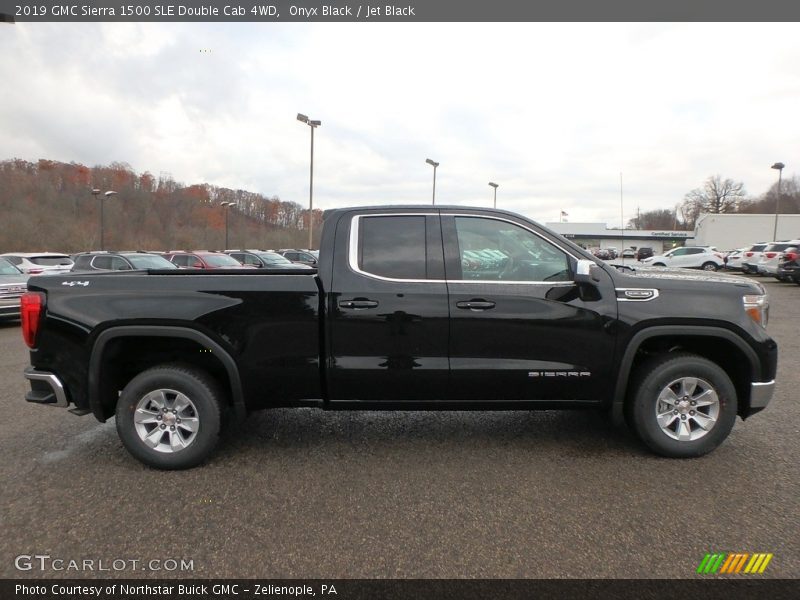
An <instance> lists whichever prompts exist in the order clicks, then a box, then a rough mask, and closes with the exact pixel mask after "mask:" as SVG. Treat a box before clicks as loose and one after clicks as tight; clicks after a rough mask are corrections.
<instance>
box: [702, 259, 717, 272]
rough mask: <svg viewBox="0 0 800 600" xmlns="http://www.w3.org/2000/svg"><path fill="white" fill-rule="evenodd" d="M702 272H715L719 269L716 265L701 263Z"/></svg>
mask: <svg viewBox="0 0 800 600" xmlns="http://www.w3.org/2000/svg"><path fill="white" fill-rule="evenodd" d="M700 268H701V269H702V270H703V271H716V270H718V269H719V267H718V266H717V264H716V263H713V262H711V261H708V262H705V263H703V266H701V267H700Z"/></svg>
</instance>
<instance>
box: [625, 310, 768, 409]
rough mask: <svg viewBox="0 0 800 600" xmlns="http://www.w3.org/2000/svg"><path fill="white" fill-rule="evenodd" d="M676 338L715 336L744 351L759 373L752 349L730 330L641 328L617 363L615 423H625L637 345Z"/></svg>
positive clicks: (678, 327)
mask: <svg viewBox="0 0 800 600" xmlns="http://www.w3.org/2000/svg"><path fill="white" fill-rule="evenodd" d="M676 335H677V336H681V335H683V336H691V337H715V338H722V339H725V340H726V341H729V342H732V343H733V344H734V345H735V346H736V347H737V348H739V349H740V350H741V351H742V352H744V355H745V356H746V357H747V360H748V362H749V363H750V369H751V371H752V373H753V374H757V373H760V372H761V368H760V364H761V363H760V361H759V359H758V355H757V354H756V352H755V350H753V349H752V348H751V347H750V346H748V345H747V342H745V341H744V340H743V339H742V338H740V337H739V336H738V335H736V334H735V333H733V332H732V331H728V330H727V329H720V328H718V327H707V326H702V325H656V326H653V327H648V328H647V329H643V330H642V331H639V332H638V333H636V334H634V336H633V337H632V338H631V339H630V341H629V342H628V346H627V348H626V349H625V354H624V355H623V356H622V360H621V361H620V367H619V374H618V376H617V385H616V388H615V391H614V399H613V404H612V406H611V414H612V417H613V419H614V421H615V422H616V423H623V422H624V418H623V406H624V404H625V395H626V393H627V391H628V382H629V380H630V374H631V366H632V365H633V359H634V356H635V355H636V352H637V351H638V350H639V346H641V345H642V342H644V341H645V340H648V339H651V338H654V337H661V336H676ZM751 380H752V377H751ZM743 400H747V402H748V403H749V401H750V399H749V397H748V398H746V399H745V398H743Z"/></svg>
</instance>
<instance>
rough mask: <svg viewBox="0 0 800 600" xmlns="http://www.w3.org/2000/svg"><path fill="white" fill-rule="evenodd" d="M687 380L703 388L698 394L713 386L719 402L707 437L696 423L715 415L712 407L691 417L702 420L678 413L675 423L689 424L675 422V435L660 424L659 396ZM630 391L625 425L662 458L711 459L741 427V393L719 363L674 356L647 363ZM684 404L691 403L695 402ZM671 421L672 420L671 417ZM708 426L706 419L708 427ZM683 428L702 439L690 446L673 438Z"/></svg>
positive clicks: (680, 354) (692, 357)
mask: <svg viewBox="0 0 800 600" xmlns="http://www.w3.org/2000/svg"><path fill="white" fill-rule="evenodd" d="M682 378H696V379H698V380H700V381H701V382H702V385H701V383H698V385H697V388H695V389H696V390H700V393H701V392H702V391H704V390H705V389H707V386H708V387H710V388H711V389H712V391H713V392H714V393H715V394H716V396H717V399H718V402H717V404H716V406H717V411H718V412H717V414H716V421H715V423H714V424H713V426H711V427H710V429H708V431H706V432H705V433H702V431H701V430H702V429H703V428H702V427H698V423H699V421H698V420H697V419H698V417H700V416H705V415H706V412H705V411H709V412H710V411H711V410H712V409H711V408H710V407H709V408H705V407H704V408H703V409H702V411H703V414H702V415H701V414H699V413H700V412H701V410H700V409H698V408H695V411H692V413H691V414H692V415H694V414H697V416H689V415H688V414H686V413H684V414H679V413H678V412H676V413H674V414H676V415H678V417H676V419H678V418H680V419H683V422H684V425H681V421H677V422H675V421H673V423H674V424H675V428H676V429H675V431H674V432H673V431H672V430H670V431H671V433H667V432H666V431H665V430H664V429H662V427H661V425H660V424H659V421H658V418H657V410H658V406H659V403H660V400H659V394H661V393H662V390H666V388H667V387H668V385H669V384H670V383H673V382H676V381H680V380H681V379H682ZM631 391H632V393H631V394H630V395H629V398H628V402H627V404H626V417H627V419H626V420H627V422H628V424H629V425H630V426H632V428H633V430H634V431H635V433H636V435H637V436H638V437H639V439H641V440H642V442H644V443H645V444H646V445H647V446H648V447H649V448H650V449H651V450H653V452H655V453H656V454H660V455H661V456H666V457H670V458H693V457H697V456H702V455H704V454H707V453H709V452H711V451H712V450H714V448H716V447H717V446H719V445H720V444H721V443H722V442H723V441H724V440H725V438H727V437H728V434H729V433H730V432H731V429H733V424H734V422H735V421H736V411H737V397H736V388H735V387H734V385H733V383H732V382H731V380H730V377H728V375H727V373H725V371H723V370H722V368H721V367H719V365H717V364H716V363H713V362H711V361H710V360H707V359H705V358H703V357H701V356H697V355H695V354H687V353H669V354H666V355H661V356H658V357H654V358H653V359H650V360H648V361H646V362H645V363H643V364H642V365H640V366H639V368H638V369H637V374H636V376H635V378H634V381H633V382H632V388H631ZM698 397H699V396H698ZM681 398H691V396H683V397H681ZM679 399H680V398H679ZM687 402H688V400H687ZM677 408H678V407H677V405H676V409H677ZM690 408H691V407H690V406H681V407H680V410H681V411H683V410H689V409H690ZM667 413H672V411H666V412H665V413H664V414H667ZM667 418H671V415H670V416H669V417H667ZM705 420H706V419H705V418H703V421H705ZM680 427H688V428H689V430H690V431H689V432H687V433H689V434H690V435H700V436H701V437H699V438H697V439H685V440H678V439H676V438H674V437H672V436H673V435H678V431H679V428H680ZM693 428H694V429H693ZM692 429H693V430H692ZM684 432H685V430H684Z"/></svg>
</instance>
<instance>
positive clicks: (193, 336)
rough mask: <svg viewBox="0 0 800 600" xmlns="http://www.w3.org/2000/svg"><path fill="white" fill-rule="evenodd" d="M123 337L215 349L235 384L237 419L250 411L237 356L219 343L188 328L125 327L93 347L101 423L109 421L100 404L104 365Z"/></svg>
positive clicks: (94, 404)
mask: <svg viewBox="0 0 800 600" xmlns="http://www.w3.org/2000/svg"><path fill="white" fill-rule="evenodd" d="M119 337H169V338H183V339H188V340H192V341H193V342H197V343H198V344H200V345H202V346H203V347H205V348H208V349H209V350H211V354H212V355H213V356H214V357H216V358H217V359H218V360H219V361H220V362H221V363H222V365H223V366H224V367H225V370H226V371H227V373H228V379H229V380H230V383H231V389H230V392H231V404H232V406H233V412H234V415H235V417H236V418H237V419H241V418H243V417H244V415H245V412H246V409H245V404H244V393H243V392H242V381H241V378H240V377H239V367H238V366H237V365H236V361H235V360H234V359H233V357H232V356H231V355H230V354H229V353H228V352H227V351H226V350H225V349H224V348H223V347H222V346H220V345H219V344H218V343H217V342H215V341H213V340H212V339H211V338H210V337H208V336H207V335H206V334H204V333H201V332H199V331H196V330H194V329H189V328H186V327H171V326H150V325H122V326H119V327H111V328H109V329H106V330H104V331H103V332H101V333H100V334H99V335H98V336H97V339H96V340H95V343H94V346H93V348H92V355H91V357H90V359H89V389H88V392H89V407H90V408H91V409H92V413H94V416H95V417H96V418H97V419H98V420H99V421H104V420H105V419H104V417H103V407H102V405H101V403H100V363H101V361H102V358H103V351H104V350H105V346H106V344H108V342H109V341H111V340H113V339H115V338H119Z"/></svg>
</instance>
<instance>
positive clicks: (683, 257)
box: [642, 246, 725, 271]
mask: <svg viewBox="0 0 800 600" xmlns="http://www.w3.org/2000/svg"><path fill="white" fill-rule="evenodd" d="M642 262H643V263H644V264H646V265H648V266H651V267H683V268H685V269H703V270H704V271H716V270H717V269H720V268H722V267H723V266H724V265H725V258H724V257H723V255H722V253H721V252H719V251H717V249H716V248H714V247H713V246H685V247H681V248H674V249H673V250H670V251H669V252H665V253H664V254H657V255H656V256H651V257H650V258H645V259H644V260H643V261H642Z"/></svg>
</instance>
